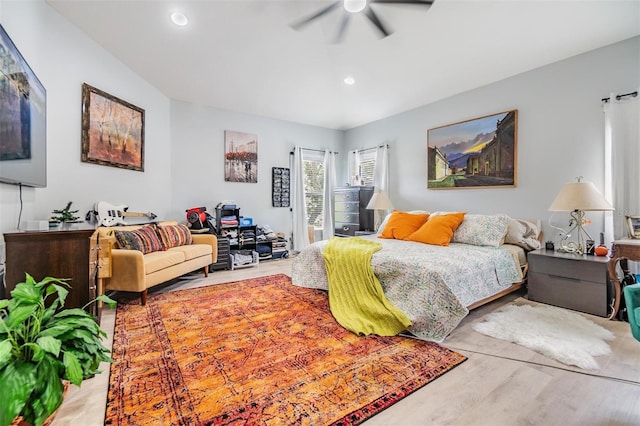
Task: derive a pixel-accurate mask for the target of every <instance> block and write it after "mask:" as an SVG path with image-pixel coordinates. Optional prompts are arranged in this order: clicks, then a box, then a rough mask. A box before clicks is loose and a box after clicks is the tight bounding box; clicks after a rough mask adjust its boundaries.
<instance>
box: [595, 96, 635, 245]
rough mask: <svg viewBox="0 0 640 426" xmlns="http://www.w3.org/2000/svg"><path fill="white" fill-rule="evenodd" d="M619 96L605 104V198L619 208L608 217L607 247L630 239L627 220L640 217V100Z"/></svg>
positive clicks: (606, 225)
mask: <svg viewBox="0 0 640 426" xmlns="http://www.w3.org/2000/svg"><path fill="white" fill-rule="evenodd" d="M616 95H617V94H616V93H612V94H611V96H610V97H609V101H608V102H606V103H605V104H604V118H605V155H604V156H605V190H604V195H605V198H606V199H607V201H609V202H610V203H611V204H612V205H613V207H614V208H615V211H613V212H607V214H606V215H605V243H606V244H609V243H611V241H614V240H617V239H620V238H626V237H627V236H628V231H627V230H628V228H627V224H626V218H625V216H637V215H640V100H639V97H638V96H637V95H636V96H634V97H630V96H623V97H621V98H620V99H616Z"/></svg>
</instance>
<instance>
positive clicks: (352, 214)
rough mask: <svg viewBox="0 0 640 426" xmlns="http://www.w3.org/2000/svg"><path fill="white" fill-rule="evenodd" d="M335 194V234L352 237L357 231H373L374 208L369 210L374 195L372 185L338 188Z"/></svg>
mask: <svg viewBox="0 0 640 426" xmlns="http://www.w3.org/2000/svg"><path fill="white" fill-rule="evenodd" d="M333 195H334V201H333V211H334V213H335V235H337V236H343V237H346V236H350V237H352V236H355V235H356V231H373V210H367V204H369V200H371V197H372V196H373V187H372V186H347V187H341V188H336V189H335V190H334V192H333Z"/></svg>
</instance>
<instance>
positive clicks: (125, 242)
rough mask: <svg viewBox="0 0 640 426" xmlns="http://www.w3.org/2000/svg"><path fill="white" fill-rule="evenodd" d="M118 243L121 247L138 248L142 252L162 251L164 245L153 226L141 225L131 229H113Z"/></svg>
mask: <svg viewBox="0 0 640 426" xmlns="http://www.w3.org/2000/svg"><path fill="white" fill-rule="evenodd" d="M114 234H115V237H116V240H117V241H118V245H119V246H120V247H121V248H123V249H128V250H138V251H141V252H142V253H143V254H147V253H151V252H152V251H162V250H164V247H163V246H162V242H161V241H160V239H159V238H158V235H157V234H156V231H155V229H153V226H150V225H146V226H142V227H140V228H138V229H135V230H133V231H120V230H117V229H116V230H115V231H114Z"/></svg>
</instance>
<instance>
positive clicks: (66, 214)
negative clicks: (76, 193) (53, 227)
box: [51, 201, 79, 223]
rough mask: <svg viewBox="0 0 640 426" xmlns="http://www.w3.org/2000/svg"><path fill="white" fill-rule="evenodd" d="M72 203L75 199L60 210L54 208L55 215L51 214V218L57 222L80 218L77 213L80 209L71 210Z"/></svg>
mask: <svg viewBox="0 0 640 426" xmlns="http://www.w3.org/2000/svg"><path fill="white" fill-rule="evenodd" d="M71 204H73V201H69V202H68V203H67V206H66V207H65V208H63V209H60V210H54V211H53V212H52V213H53V214H54V215H55V216H51V220H52V221H55V222H63V223H64V222H75V221H76V220H78V219H79V216H76V215H75V214H76V213H78V210H71Z"/></svg>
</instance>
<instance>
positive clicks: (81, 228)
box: [4, 224, 96, 308]
mask: <svg viewBox="0 0 640 426" xmlns="http://www.w3.org/2000/svg"><path fill="white" fill-rule="evenodd" d="M94 231H95V228H94V227H93V226H87V225H84V224H73V225H63V227H62V228H55V229H50V230H48V231H16V232H8V233H5V234H4V240H5V243H6V271H5V282H6V292H7V296H9V292H11V290H13V289H14V288H15V286H16V285H17V284H18V283H21V282H24V279H25V272H27V273H29V274H30V275H31V276H32V277H33V278H34V279H35V280H36V281H40V280H41V279H43V278H44V277H47V276H51V277H55V278H69V279H70V280H69V281H68V283H69V285H70V286H71V288H70V289H69V295H68V296H67V300H66V303H65V307H67V308H80V307H82V306H84V305H85V304H86V303H87V302H89V301H90V300H92V299H93V298H94V297H95V296H96V289H95V288H93V287H92V286H94V284H93V282H92V280H90V277H89V263H90V261H91V260H96V259H89V257H90V239H91V236H92V234H93V232H94Z"/></svg>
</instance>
